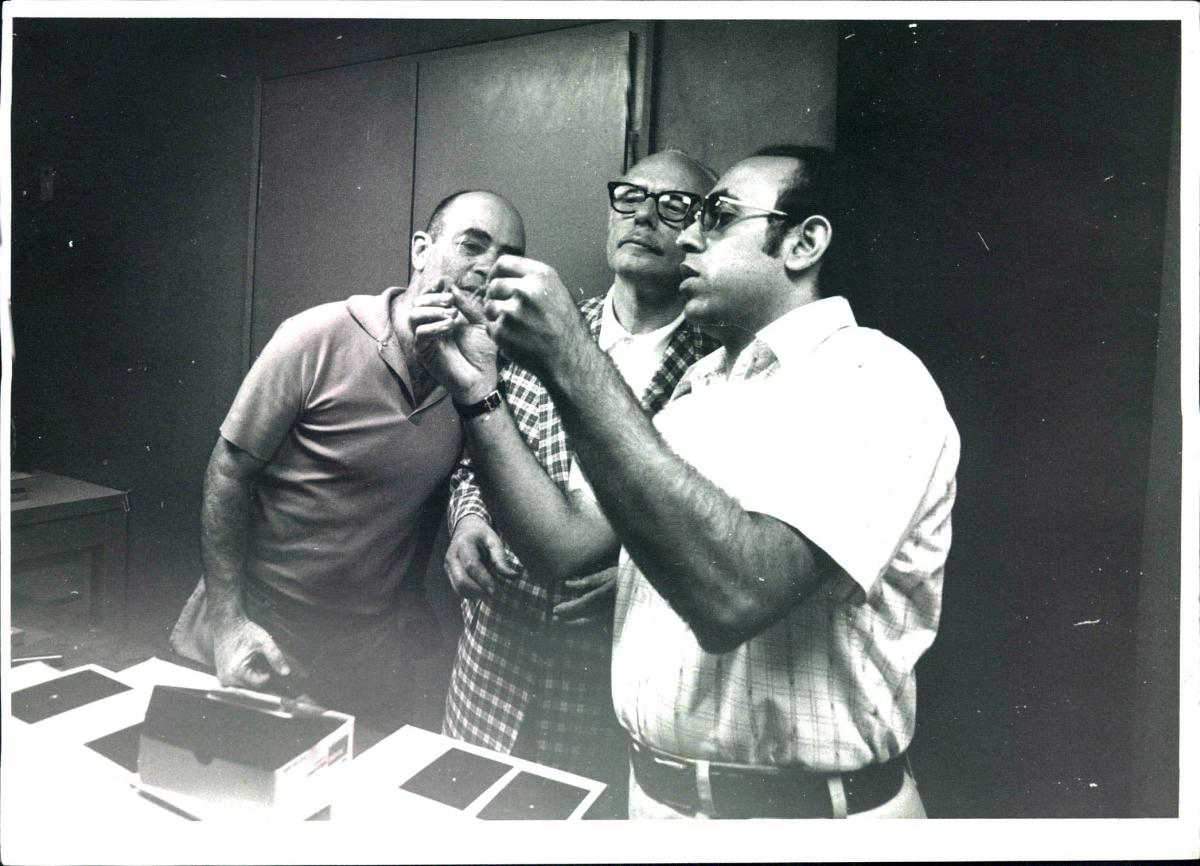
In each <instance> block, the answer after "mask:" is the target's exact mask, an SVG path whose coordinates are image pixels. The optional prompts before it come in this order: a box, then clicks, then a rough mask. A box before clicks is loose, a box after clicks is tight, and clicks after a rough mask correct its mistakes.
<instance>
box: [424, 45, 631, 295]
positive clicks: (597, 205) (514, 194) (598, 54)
mask: <svg viewBox="0 0 1200 866" xmlns="http://www.w3.org/2000/svg"><path fill="white" fill-rule="evenodd" d="M632 38H633V37H632V35H631V34H630V33H629V32H625V31H624V30H620V29H618V30H613V29H607V28H599V29H593V28H586V29H583V30H569V31H559V32H555V33H541V34H537V35H535V36H522V37H518V38H515V39H508V40H504V41H501V42H493V43H489V44H487V45H484V46H478V47H473V48H460V49H452V50H448V51H444V52H436V53H433V54H431V55H428V56H426V57H423V58H422V59H421V61H420V84H419V86H418V93H419V97H418V105H419V106H420V107H419V109H418V115H417V136H416V164H415V168H414V172H413V177H414V188H413V217H414V220H415V221H416V222H418V223H421V222H423V221H425V220H427V219H428V217H429V212H430V211H431V210H432V209H433V207H434V205H435V204H436V203H437V202H438V201H439V200H441V199H442V198H443V197H444V196H445V195H446V194H448V193H450V192H453V191H455V190H458V189H463V188H478V187H482V188H487V189H493V190H495V191H496V192H499V193H501V194H502V195H504V196H505V197H507V198H508V199H509V200H510V201H512V202H513V204H515V205H516V207H517V209H518V210H519V211H520V212H521V215H522V216H523V217H524V219H525V232H526V242H527V253H528V254H529V255H530V256H532V257H534V258H537V259H541V260H543V261H545V262H547V263H548V264H551V265H553V266H554V267H555V268H557V269H558V271H559V273H560V274H561V275H562V277H563V281H564V282H565V283H566V284H567V285H568V286H570V287H573V288H577V289H581V290H582V291H583V293H584V294H585V295H596V294H600V293H603V292H604V291H606V290H607V289H608V286H609V284H610V282H611V280H612V276H611V273H610V272H609V270H608V266H607V264H606V262H605V256H604V238H605V231H606V228H605V227H606V218H607V216H606V215H607V210H608V197H607V196H608V193H607V191H606V189H605V183H606V182H607V181H609V180H612V179H613V178H616V177H618V176H619V175H620V174H621V172H622V170H623V168H624V159H625V144H626V130H627V126H628V118H629V110H628V107H629V103H630V99H631V73H630V68H631V58H632V50H631V49H632Z"/></svg>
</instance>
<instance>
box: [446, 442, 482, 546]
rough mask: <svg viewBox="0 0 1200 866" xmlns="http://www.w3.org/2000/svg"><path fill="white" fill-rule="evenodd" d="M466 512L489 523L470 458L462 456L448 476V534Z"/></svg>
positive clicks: (451, 532)
mask: <svg viewBox="0 0 1200 866" xmlns="http://www.w3.org/2000/svg"><path fill="white" fill-rule="evenodd" d="M468 514H474V515H476V516H477V517H482V518H483V519H484V520H486V521H487V522H488V523H489V524H490V523H491V522H492V516H491V515H490V514H489V513H488V510H487V506H486V505H484V504H483V493H482V492H481V491H480V489H479V484H478V483H477V482H476V480H475V470H474V468H473V467H472V466H471V458H470V457H466V456H464V457H463V459H462V460H461V461H460V462H459V464H458V466H457V467H456V468H455V470H454V474H452V475H451V476H450V507H449V508H448V509H447V512H446V515H447V524H448V527H449V529H450V534H451V535H453V534H454V527H456V526H457V525H458V522H459V521H460V520H462V519H463V518H464V517H466V516H467V515H468Z"/></svg>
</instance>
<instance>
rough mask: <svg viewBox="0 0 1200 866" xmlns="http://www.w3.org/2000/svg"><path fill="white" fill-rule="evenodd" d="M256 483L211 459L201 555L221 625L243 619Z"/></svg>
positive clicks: (203, 505) (213, 613)
mask: <svg viewBox="0 0 1200 866" xmlns="http://www.w3.org/2000/svg"><path fill="white" fill-rule="evenodd" d="M253 490H254V486H253V482H252V481H250V480H249V479H246V478H239V477H237V476H235V475H233V474H231V473H229V472H228V471H227V470H226V469H223V467H222V466H221V465H220V463H219V462H218V461H217V460H215V459H214V460H212V461H210V462H209V467H208V471H207V472H206V473H205V477H204V495H203V500H202V503H201V514H200V556H201V559H202V561H203V563H204V583H205V588H206V590H207V592H208V599H209V610H210V616H211V617H212V618H213V620H214V622H216V623H218V624H221V623H226V622H230V621H234V620H237V619H240V618H244V616H245V612H244V610H243V608H242V598H241V589H242V580H243V574H244V570H245V563H246V550H247V544H248V536H249V525H250V508H251V503H252V501H253Z"/></svg>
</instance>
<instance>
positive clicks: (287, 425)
mask: <svg viewBox="0 0 1200 866" xmlns="http://www.w3.org/2000/svg"><path fill="white" fill-rule="evenodd" d="M310 343H311V339H310V336H309V335H307V334H306V333H305V329H304V328H302V327H300V326H298V325H297V322H296V320H295V318H292V319H288V320H286V321H285V322H283V324H281V325H280V326H279V328H278V329H277V330H276V331H275V334H274V336H272V337H271V340H270V342H268V343H267V345H266V346H265V347H263V350H262V352H261V353H259V356H258V358H257V359H255V361H254V364H253V365H252V366H251V367H250V372H249V373H247V374H246V378H245V379H243V380H242V384H241V387H240V388H238V392H237V396H236V397H234V399H233V405H232V406H230V408H229V412H228V414H226V416H225V420H224V421H223V422H222V423H221V436H222V437H224V438H225V439H226V440H227V441H229V442H232V443H233V444H234V445H236V446H237V447H238V448H241V449H242V450H243V451H248V452H249V453H250V454H252V455H253V456H255V457H257V458H258V459H259V460H263V461H267V462H269V461H270V460H271V459H272V458H273V457H274V456H275V452H276V451H277V450H278V449H279V446H280V444H282V442H283V440H284V438H285V437H286V436H287V434H288V431H290V430H291V429H292V425H293V424H295V423H296V421H297V419H298V418H299V417H300V415H301V414H302V413H303V411H304V402H305V395H306V394H307V393H308V390H309V387H310V385H311V381H307V380H310V379H311V371H310V370H309V360H308V357H307V356H308V354H309V350H310V348H311V347H310V345H309V344H310Z"/></svg>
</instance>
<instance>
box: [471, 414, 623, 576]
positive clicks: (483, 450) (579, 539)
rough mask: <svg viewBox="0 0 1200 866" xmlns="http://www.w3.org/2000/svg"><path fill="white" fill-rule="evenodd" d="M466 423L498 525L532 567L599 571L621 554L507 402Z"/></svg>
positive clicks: (570, 572) (547, 571)
mask: <svg viewBox="0 0 1200 866" xmlns="http://www.w3.org/2000/svg"><path fill="white" fill-rule="evenodd" d="M464 427H465V428H466V434H467V447H468V448H469V449H470V451H471V462H472V465H473V467H474V469H475V473H476V475H477V476H478V477H479V479H480V481H481V485H480V487H481V489H482V491H483V495H484V499H485V501H486V502H487V504H488V507H489V511H490V513H491V515H492V518H493V520H494V522H495V524H496V527H497V529H499V531H500V534H501V535H502V536H503V537H504V539H505V541H506V542H507V543H508V544H509V546H510V547H512V549H513V550H514V551H515V552H516V554H517V556H518V557H519V558H520V559H521V561H522V562H523V563H524V564H525V565H526V566H527V567H529V568H531V569H533V570H534V571H535V572H536V573H539V574H542V575H544V576H546V577H548V578H550V579H553V580H557V579H562V578H565V577H573V576H575V575H577V574H580V573H585V572H587V571H589V570H593V571H594V570H595V569H596V568H599V567H601V566H602V565H604V564H605V563H606V562H608V561H610V560H611V559H612V558H613V557H614V556H615V553H616V550H615V545H614V543H613V541H612V539H611V533H609V532H608V529H607V527H606V526H605V527H600V526H596V525H592V524H593V523H594V521H592V520H589V519H588V517H587V516H586V515H584V514H581V513H580V511H579V510H578V509H576V507H575V506H574V505H573V503H572V502H571V500H570V499H569V497H567V495H566V494H564V493H563V491H562V490H561V489H559V487H558V486H557V485H556V484H555V483H554V482H553V481H552V480H551V479H550V476H549V475H547V474H546V470H545V469H544V468H543V467H542V465H541V464H540V463H538V461H537V458H536V457H534V455H533V453H532V452H531V451H530V450H529V446H528V445H527V444H526V442H525V440H524V438H522V436H521V433H520V431H519V430H518V428H517V424H516V421H515V420H514V419H513V416H512V413H511V412H510V411H509V409H508V407H507V406H506V405H505V406H501V407H500V408H498V409H496V410H495V411H493V412H489V413H487V414H484V415H480V416H478V417H476V418H473V419H470V420H469V421H467V422H465V424H464Z"/></svg>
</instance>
